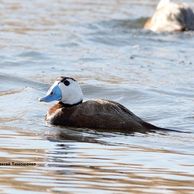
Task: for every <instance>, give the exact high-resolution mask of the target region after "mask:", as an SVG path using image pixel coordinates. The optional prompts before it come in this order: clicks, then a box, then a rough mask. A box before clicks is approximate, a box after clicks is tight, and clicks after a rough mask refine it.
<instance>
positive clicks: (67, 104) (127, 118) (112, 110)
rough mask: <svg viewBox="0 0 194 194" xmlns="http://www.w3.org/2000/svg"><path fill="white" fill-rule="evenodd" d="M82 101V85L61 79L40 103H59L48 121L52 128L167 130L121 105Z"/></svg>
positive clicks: (47, 117)
mask: <svg viewBox="0 0 194 194" xmlns="http://www.w3.org/2000/svg"><path fill="white" fill-rule="evenodd" d="M83 98H84V95H83V92H82V89H81V87H80V85H79V83H78V82H77V81H76V80H75V79H74V78H71V77H64V76H61V77H58V78H57V79H56V81H55V82H54V83H53V85H52V86H51V87H50V88H49V90H48V92H47V93H46V96H44V97H42V98H40V99H39V101H40V102H52V101H57V103H56V104H54V105H53V106H52V107H51V108H50V109H49V111H48V112H47V114H46V117H45V120H46V122H48V123H50V124H52V125H59V126H65V127H74V128H87V129H95V130H103V131H118V132H127V133H133V132H140V133H146V132H149V131H155V130H168V129H164V128H160V127H157V126H155V125H153V124H150V123H148V122H145V121H143V120H142V119H141V118H139V117H138V116H136V115H135V114H134V113H133V112H131V111H130V110H128V109H127V108H126V107H125V106H123V105H121V104H120V103H118V102H115V101H111V100H105V99H95V100H87V101H83Z"/></svg>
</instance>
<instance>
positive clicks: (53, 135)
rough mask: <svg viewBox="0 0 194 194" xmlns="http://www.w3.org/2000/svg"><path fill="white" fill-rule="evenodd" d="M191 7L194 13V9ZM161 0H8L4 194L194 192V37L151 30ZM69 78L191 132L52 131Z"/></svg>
mask: <svg viewBox="0 0 194 194" xmlns="http://www.w3.org/2000/svg"><path fill="white" fill-rule="evenodd" d="M187 2H188V3H190V4H191V6H193V7H194V4H193V2H192V1H190V0H188V1H187ZM156 3H157V2H153V1H150V0H148V1H146V2H145V1H130V0H122V1H120V0H118V1H101V0H100V1H97V2H94V1H90V0H85V1H78V0H71V1H70V0H66V1H60V0H59V1H55V0H47V1H46V0H40V1H19V0H10V1H1V6H0V10H1V12H0V13H1V20H0V26H1V28H0V30H1V33H0V38H1V42H0V48H1V53H0V59H1V60H0V66H1V69H0V71H1V73H0V83H1V84H0V163H2V162H11V161H15V162H32V163H34V162H35V163H36V165H35V166H13V165H11V166H0V193H27V192H29V193H57V194H58V193H68V194H69V193H84V194H85V193H119V194H120V193H122V194H123V193H171V192H172V193H194V186H193V185H194V173H193V172H194V165H193V161H194V154H193V150H194V146H193V141H194V135H193V132H194V131H193V121H194V117H193V106H192V104H193V99H194V95H193V94H194V89H193V85H194V79H193V77H194V75H193V64H194V60H193V42H194V38H193V37H194V36H193V32H187V33H174V34H165V33H164V34H154V33H152V32H148V31H145V30H143V29H142V27H143V23H144V21H145V19H146V18H147V17H149V16H150V15H151V13H152V12H153V11H154V10H155V6H156ZM60 75H67V76H71V77H75V78H76V79H78V80H79V81H80V82H81V86H82V88H83V92H84V94H85V96H86V99H90V98H104V99H111V100H115V101H118V102H120V103H121V104H123V105H125V106H126V107H127V108H129V109H130V110H131V111H133V112H135V113H136V114H137V115H139V116H140V117H141V118H143V119H145V120H146V121H148V122H152V123H153V124H155V125H158V126H161V127H164V128H172V129H176V130H180V131H188V132H191V134H186V133H176V132H168V133H165V134H163V133H162V134H160V133H148V134H139V133H134V134H123V133H112V132H102V131H101V132H100V131H98V132H96V131H94V130H89V129H79V130H78V129H72V128H60V127H54V126H47V125H46V124H45V123H44V115H45V114H46V111H47V110H48V108H49V106H51V105H48V104H40V103H39V102H38V98H39V97H40V96H42V93H45V91H46V90H47V89H48V87H49V85H50V84H51V83H52V82H53V81H54V80H55V79H56V77H58V76H60Z"/></svg>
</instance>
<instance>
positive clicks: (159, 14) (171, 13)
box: [144, 0, 194, 32]
mask: <svg viewBox="0 0 194 194" xmlns="http://www.w3.org/2000/svg"><path fill="white" fill-rule="evenodd" d="M144 29H147V30H151V31H153V32H181V31H189V30H190V31H192V30H194V12H193V10H192V9H191V7H190V6H189V5H188V4H186V3H176V2H173V1H171V0H160V2H159V3H158V5H157V8H156V11H155V13H154V14H153V16H152V17H151V18H149V19H148V20H147V21H146V22H145V25H144Z"/></svg>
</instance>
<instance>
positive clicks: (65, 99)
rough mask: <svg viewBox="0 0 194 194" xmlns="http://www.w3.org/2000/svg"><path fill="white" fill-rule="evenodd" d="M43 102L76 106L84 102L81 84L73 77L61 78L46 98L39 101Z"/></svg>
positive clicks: (50, 89)
mask: <svg viewBox="0 0 194 194" xmlns="http://www.w3.org/2000/svg"><path fill="white" fill-rule="evenodd" d="M39 100H40V101H41V102H52V101H60V102H62V103H64V104H68V105H74V104H77V103H80V102H82V100H83V93H82V90H81V87H80V85H79V83H78V82H77V81H76V80H75V79H73V78H71V77H59V78H58V79H57V80H56V81H55V82H54V84H53V85H52V86H51V87H50V88H49V90H48V92H47V94H46V96H44V97H42V98H40V99H39Z"/></svg>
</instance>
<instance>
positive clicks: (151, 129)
mask: <svg viewBox="0 0 194 194" xmlns="http://www.w3.org/2000/svg"><path fill="white" fill-rule="evenodd" d="M143 125H144V127H146V128H147V129H148V130H150V131H153V132H157V131H162V132H176V133H191V132H189V131H179V130H176V129H168V128H162V127H157V126H155V125H152V124H150V123H147V122H144V123H143Z"/></svg>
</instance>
